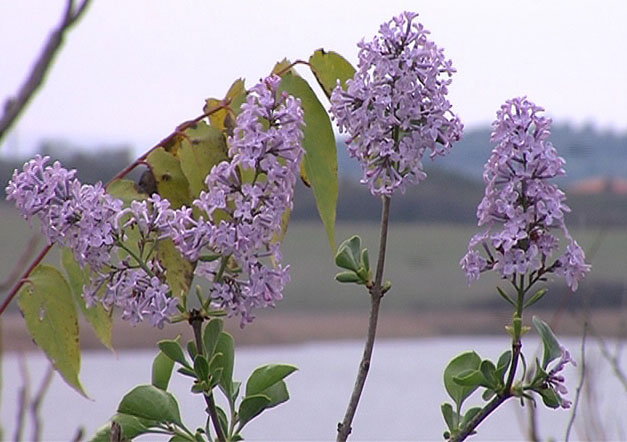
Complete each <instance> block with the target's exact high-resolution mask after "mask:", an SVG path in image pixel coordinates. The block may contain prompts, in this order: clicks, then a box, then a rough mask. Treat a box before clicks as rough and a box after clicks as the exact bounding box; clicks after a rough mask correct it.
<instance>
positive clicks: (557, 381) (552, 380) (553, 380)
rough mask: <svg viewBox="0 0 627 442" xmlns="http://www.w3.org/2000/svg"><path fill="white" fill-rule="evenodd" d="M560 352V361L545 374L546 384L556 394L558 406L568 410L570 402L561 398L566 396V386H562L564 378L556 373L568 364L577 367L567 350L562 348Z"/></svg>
mask: <svg viewBox="0 0 627 442" xmlns="http://www.w3.org/2000/svg"><path fill="white" fill-rule="evenodd" d="M561 350H562V356H561V357H560V360H559V361H558V362H557V363H556V364H555V366H554V367H553V368H552V369H551V370H550V371H549V372H548V373H547V378H546V383H547V385H548V386H549V387H550V388H552V389H553V391H555V393H557V396H558V398H559V402H560V406H561V407H562V408H570V406H571V405H572V402H571V401H569V400H568V399H564V398H563V396H565V395H566V394H568V389H566V386H565V385H564V381H565V379H564V376H563V375H561V374H558V373H559V372H561V371H562V370H564V367H565V366H566V364H568V363H571V364H572V365H574V366H577V364H576V363H575V361H574V360H573V359H572V358H571V357H570V353H569V352H568V350H566V349H565V348H564V347H561Z"/></svg>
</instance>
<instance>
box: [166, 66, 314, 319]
mask: <svg viewBox="0 0 627 442" xmlns="http://www.w3.org/2000/svg"><path fill="white" fill-rule="evenodd" d="M279 82H280V78H279V77H277V76H271V77H268V78H266V79H265V80H263V81H261V82H260V83H258V84H257V85H256V86H254V87H253V88H252V89H251V90H250V91H249V94H248V97H247V101H246V103H244V104H243V105H242V111H241V113H240V114H239V115H238V117H237V120H236V128H235V131H234V134H233V136H232V137H231V138H230V139H229V146H230V147H229V157H230V158H229V161H223V162H221V163H220V164H218V165H216V166H214V167H213V169H212V170H211V172H210V173H209V175H208V176H207V178H206V181H205V182H206V185H207V188H208V191H203V192H202V193H201V194H200V196H199V198H198V199H197V200H195V201H194V205H195V206H196V207H197V208H198V209H201V210H202V211H203V212H205V213H206V216H207V218H205V217H204V216H202V217H200V218H199V219H194V218H193V217H192V215H193V211H192V209H190V208H182V209H181V210H177V211H175V212H174V215H173V219H172V222H171V225H170V231H169V233H167V234H168V235H169V236H171V237H172V239H173V241H174V243H175V244H176V245H177V247H178V248H179V250H180V251H181V253H182V254H183V255H184V256H185V257H187V258H188V259H190V260H192V261H195V260H198V259H199V258H200V260H199V261H198V264H197V267H196V274H198V275H200V276H203V277H205V278H207V279H209V280H210V281H212V282H213V284H212V288H211V298H212V301H213V305H214V306H215V307H217V308H222V309H225V310H226V311H227V312H228V313H229V315H234V314H238V315H240V316H241V318H242V325H244V324H245V323H247V322H250V321H252V319H253V315H252V313H251V311H252V309H253V308H257V307H265V306H273V305H274V303H275V301H278V300H280V299H281V298H282V291H283V287H284V286H285V284H286V282H287V281H288V280H289V266H285V267H283V266H282V265H281V264H280V262H281V253H280V249H279V243H278V242H275V240H276V238H277V237H278V236H280V234H281V229H282V219H283V216H284V214H285V212H286V211H288V210H290V209H291V208H292V204H293V202H292V200H293V192H294V185H295V183H296V179H297V177H298V175H299V170H300V161H301V159H302V156H303V153H304V151H303V148H302V137H303V132H302V127H303V125H304V121H303V111H302V108H301V106H300V101H299V100H297V99H295V98H293V97H291V96H289V95H287V94H285V93H283V94H281V93H279V92H278V87H279ZM203 253H205V255H203ZM206 253H209V255H206ZM203 256H205V257H206V256H213V257H218V256H219V257H220V258H218V259H215V260H209V261H208V260H203V259H202V258H203ZM268 261H269V262H270V265H268V264H267V262H268Z"/></svg>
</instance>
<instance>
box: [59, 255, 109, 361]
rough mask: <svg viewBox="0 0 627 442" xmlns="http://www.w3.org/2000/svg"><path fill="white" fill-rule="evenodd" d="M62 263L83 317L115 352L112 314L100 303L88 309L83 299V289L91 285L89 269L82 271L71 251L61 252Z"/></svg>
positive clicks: (100, 338)
mask: <svg viewBox="0 0 627 442" xmlns="http://www.w3.org/2000/svg"><path fill="white" fill-rule="evenodd" d="M61 263H62V265H63V268H64V269H65V273H66V274H67V277H68V282H69V284H70V287H71V288H72V294H73V295H74V300H75V301H76V303H77V304H78V306H79V307H80V309H81V311H82V312H83V316H85V318H86V319H87V321H88V322H89V323H90V324H91V326H92V328H93V330H94V333H95V334H96V336H97V337H98V339H99V340H100V342H102V343H103V344H104V346H105V347H107V348H108V349H109V350H113V344H112V342H111V339H112V331H113V318H112V316H111V313H110V312H108V311H107V310H105V308H104V306H103V305H102V304H100V303H98V304H96V305H95V306H93V307H90V308H87V305H86V304H85V299H84V298H83V287H84V286H86V285H89V284H90V280H89V278H90V274H91V271H90V270H89V268H87V267H86V268H84V269H81V268H80V266H79V265H78V263H77V262H76V260H75V259H74V255H73V254H72V251H71V250H70V249H67V248H64V249H63V251H62V252H61Z"/></svg>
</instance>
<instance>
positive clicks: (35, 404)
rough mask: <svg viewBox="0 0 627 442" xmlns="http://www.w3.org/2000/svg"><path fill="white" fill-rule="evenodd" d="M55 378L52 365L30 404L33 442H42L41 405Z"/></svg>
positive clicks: (49, 366)
mask: <svg viewBox="0 0 627 442" xmlns="http://www.w3.org/2000/svg"><path fill="white" fill-rule="evenodd" d="M53 376H54V367H53V366H52V364H50V365H48V369H47V370H46V374H45V375H44V378H43V379H42V381H41V385H40V386H39V390H37V393H35V396H34V397H33V400H32V401H31V403H30V415H31V420H32V422H33V437H32V439H31V440H32V441H40V440H41V427H42V423H41V416H40V415H39V411H40V408H41V403H42V402H43V400H44V397H45V396H46V393H47V392H48V388H49V387H50V384H51V383H52V378H53Z"/></svg>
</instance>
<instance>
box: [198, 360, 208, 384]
mask: <svg viewBox="0 0 627 442" xmlns="http://www.w3.org/2000/svg"><path fill="white" fill-rule="evenodd" d="M194 371H195V372H196V375H197V376H198V379H199V380H201V381H206V380H207V379H209V362H207V358H205V356H204V355H196V357H195V358H194Z"/></svg>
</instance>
